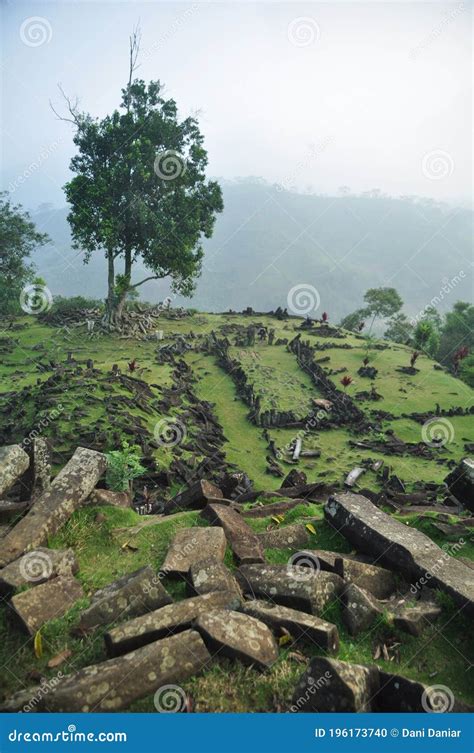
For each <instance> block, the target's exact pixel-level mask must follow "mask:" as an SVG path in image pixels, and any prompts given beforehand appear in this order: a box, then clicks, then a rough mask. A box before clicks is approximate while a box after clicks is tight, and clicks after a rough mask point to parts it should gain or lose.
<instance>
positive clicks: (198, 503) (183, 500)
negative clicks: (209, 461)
mask: <svg viewBox="0 0 474 753" xmlns="http://www.w3.org/2000/svg"><path fill="white" fill-rule="evenodd" d="M222 496H223V495H222V492H221V490H220V489H219V487H218V486H216V485H215V484H213V483H212V482H211V481H206V480H205V479H201V480H200V481H196V482H195V483H194V484H192V485H191V486H190V487H188V488H187V489H184V491H182V492H180V493H179V494H177V495H176V496H175V497H173V498H172V499H170V500H168V501H167V502H165V504H164V508H163V512H164V513H165V515H169V514H170V513H173V512H179V511H180V510H199V509H201V508H203V507H205V506H206V505H207V503H208V502H209V500H210V499H218V498H219V499H220V498H221V497H222Z"/></svg>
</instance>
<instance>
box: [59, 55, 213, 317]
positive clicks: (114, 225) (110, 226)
mask: <svg viewBox="0 0 474 753" xmlns="http://www.w3.org/2000/svg"><path fill="white" fill-rule="evenodd" d="M137 51H138V50H137ZM131 73H133V70H132V71H131ZM162 93H163V85H162V84H161V83H160V82H159V81H151V82H150V83H149V84H146V83H145V82H144V81H142V80H138V79H136V80H134V81H132V80H130V83H129V84H128V85H127V86H126V87H125V89H123V90H122V102H121V105H120V108H121V110H120V111H119V110H114V112H113V113H112V114H111V115H107V116H106V117H104V118H103V119H102V120H100V119H94V118H92V117H91V116H90V115H86V114H80V113H78V112H75V113H74V121H75V125H76V134H75V137H74V143H75V144H76V146H77V148H78V153H77V154H76V156H74V157H73V159H72V161H71V170H72V172H73V173H75V177H74V178H73V179H72V180H71V181H69V182H68V183H67V184H66V186H65V191H66V196H67V199H68V202H69V204H70V205H71V212H70V214H69V216H68V220H69V223H70V225H71V230H72V236H73V240H74V244H75V246H76V247H81V248H83V249H84V250H85V251H86V261H88V260H89V258H90V256H91V254H92V253H93V252H95V251H97V250H105V252H106V256H107V257H108V259H109V299H110V298H111V297H112V298H113V295H114V291H115V294H117V292H119V297H121V300H122V301H123V300H124V299H125V297H126V296H127V295H129V294H130V291H132V290H133V289H134V288H136V287H138V286H139V285H141V284H142V283H143V282H144V281H145V280H146V279H159V278H163V277H168V276H169V277H171V280H172V287H173V290H174V291H176V292H179V293H181V294H183V295H190V294H191V292H192V291H193V289H194V283H195V279H196V277H197V276H198V275H199V274H200V269H201V260H202V256H203V251H202V247H201V239H202V237H203V236H204V237H206V238H210V236H211V235H212V231H213V227H214V222H215V216H216V214H217V213H218V212H221V211H222V209H223V203H222V194H221V189H220V187H219V185H218V184H217V183H216V182H215V181H207V180H206V176H205V170H206V166H207V161H208V159H207V152H206V150H205V149H204V146H203V141H204V138H203V135H202V134H201V132H200V130H199V127H198V123H197V121H196V120H195V118H192V117H187V118H185V119H184V120H182V121H180V120H179V119H178V108H177V105H176V102H175V101H174V100H173V99H164V98H163V96H162ZM119 258H121V259H123V261H124V273H123V275H122V276H121V277H120V278H119V279H118V280H117V283H118V286H119V290H118V291H117V288H116V287H115V267H114V265H115V263H116V261H117V260H118V259H119ZM138 259H140V260H141V262H142V264H143V266H144V267H145V268H146V269H147V270H148V271H149V273H150V274H149V276H148V277H146V278H145V279H144V280H141V281H139V282H138V283H132V267H133V264H134V263H135V262H136V261H137V260H138ZM119 302H120V301H119ZM115 305H117V301H116V303H115Z"/></svg>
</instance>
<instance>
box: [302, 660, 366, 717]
mask: <svg viewBox="0 0 474 753" xmlns="http://www.w3.org/2000/svg"><path fill="white" fill-rule="evenodd" d="M378 687H379V675H378V670H377V667H365V666H362V665H360V664H349V662H342V661H338V660H337V659H326V658H323V657H317V658H315V659H312V660H311V662H310V664H309V667H308V669H307V670H306V671H305V672H304V673H303V674H302V676H301V677H300V679H299V681H298V684H297V686H296V688H295V692H294V694H293V699H292V705H291V707H290V711H293V712H319V713H325V712H344V713H361V712H369V711H371V699H372V698H373V696H374V693H376V691H377V690H378Z"/></svg>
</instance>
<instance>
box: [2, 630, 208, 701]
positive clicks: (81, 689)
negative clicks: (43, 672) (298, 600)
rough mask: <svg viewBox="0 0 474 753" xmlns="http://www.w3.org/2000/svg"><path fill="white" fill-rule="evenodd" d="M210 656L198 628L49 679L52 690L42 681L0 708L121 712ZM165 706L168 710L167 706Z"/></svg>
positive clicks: (187, 674) (196, 669) (196, 668)
mask: <svg viewBox="0 0 474 753" xmlns="http://www.w3.org/2000/svg"><path fill="white" fill-rule="evenodd" d="M210 660H211V657H210V654H209V652H208V650H207V649H206V646H205V645H204V642H203V640H202V638H201V636H200V635H199V633H197V632H196V631H195V630H187V631H185V632H183V633H180V634H179V635H174V636H171V637H169V638H164V639H163V640H161V641H155V642H154V643H151V644H150V645H148V646H144V647H143V648H139V649H138V650H137V651H133V652H132V653H130V654H127V655H126V656H121V657H119V658H116V659H109V660H107V661H104V662H102V663H100V664H93V665H91V666H89V667H84V669H81V670H80V671H79V672H76V673H74V674H72V675H67V676H66V677H62V678H60V679H59V680H57V681H56V683H55V684H53V682H52V681H50V682H48V692H47V693H45V692H44V689H43V690H42V688H41V686H37V687H33V688H29V689H28V690H22V691H20V692H19V693H17V694H16V695H14V696H13V697H12V698H10V699H9V700H7V701H5V702H4V703H3V704H2V706H1V707H0V711H10V712H15V711H55V712H83V713H86V712H93V711H96V712H99V711H102V712H108V711H109V712H110V711H121V710H123V709H127V708H128V706H129V705H130V704H131V703H133V701H137V700H138V699H140V698H144V697H145V696H148V695H151V694H152V693H154V692H155V691H156V690H158V689H159V688H163V687H165V686H168V685H171V686H172V685H173V684H175V683H179V682H183V681H184V680H186V679H187V678H188V677H191V676H192V675H194V674H196V673H197V672H200V671H201V670H202V669H204V667H205V666H206V665H207V664H208V663H209V662H210ZM159 703H160V700H159V697H158V698H157V704H159ZM178 705H179V702H178ZM162 710H163V711H167V710H169V709H168V707H167V706H163V709H162ZM177 710H180V709H179V708H178V709H177Z"/></svg>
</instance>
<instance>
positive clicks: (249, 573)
mask: <svg viewBox="0 0 474 753" xmlns="http://www.w3.org/2000/svg"><path fill="white" fill-rule="evenodd" d="M236 577H237V580H238V582H239V585H240V587H241V588H242V590H243V592H244V593H246V594H249V595H251V596H253V597H254V598H263V599H269V600H270V601H273V602H275V603H276V604H282V605H283V606H287V607H291V608H293V609H301V610H303V612H308V613H309V614H315V615H317V616H320V615H321V614H322V613H323V612H324V609H325V608H326V606H327V605H328V604H329V603H330V602H331V601H333V600H334V599H335V598H336V597H337V596H338V595H339V594H340V593H341V592H342V589H343V585H344V581H343V580H342V578H340V577H339V575H336V574H335V573H326V572H322V571H320V572H318V571H312V570H311V569H310V568H308V567H294V566H292V565H264V566H262V565H242V566H241V567H240V568H239V569H238V570H237V572H236Z"/></svg>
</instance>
